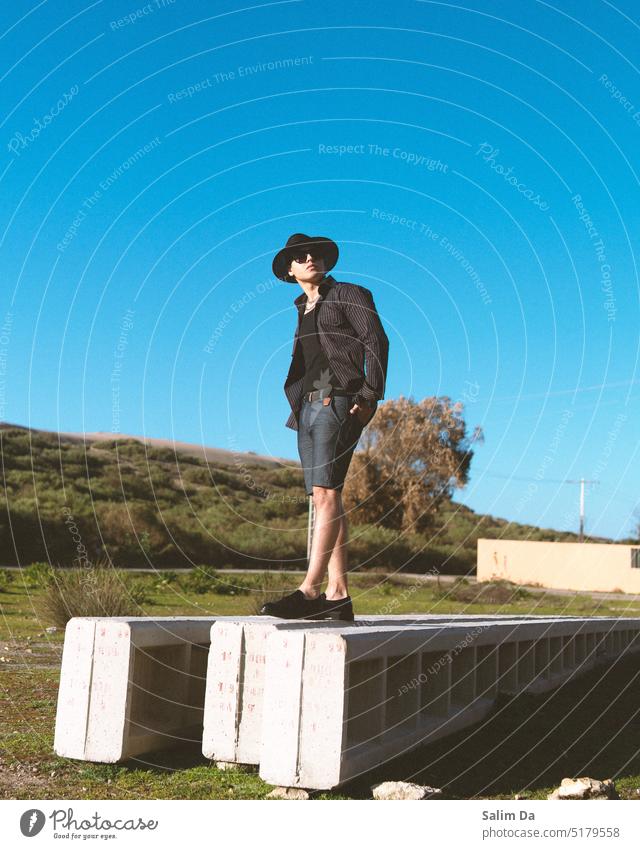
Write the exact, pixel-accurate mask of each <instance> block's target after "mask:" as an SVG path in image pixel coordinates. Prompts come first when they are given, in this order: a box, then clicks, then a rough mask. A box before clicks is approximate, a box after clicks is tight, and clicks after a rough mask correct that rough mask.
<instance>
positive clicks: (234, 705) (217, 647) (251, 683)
mask: <svg viewBox="0 0 640 849" xmlns="http://www.w3.org/2000/svg"><path fill="white" fill-rule="evenodd" d="M511 619H513V617H511V616H502V615H496V614H488V615H465V614H448V615H441V614H415V615H407V616H402V615H399V616H398V615H396V616H363V617H356V621H355V622H354V623H353V625H350V626H349V627H355V628H362V627H381V626H391V625H393V626H396V627H403V626H406V625H414V624H421V623H429V624H441V625H449V624H451V623H452V622H456V623H459V622H475V621H482V622H487V621H489V622H494V621H505V620H507V621H509V620H511ZM523 619H535V617H523ZM345 625H346V623H344V622H328V621H322V622H313V621H307V620H290V619H289V620H287V619H277V618H274V617H262V618H261V619H259V621H241V620H236V621H234V620H233V619H231V618H227V619H225V620H224V621H222V620H221V621H219V622H217V623H216V624H215V625H213V626H212V628H211V651H210V653H209V662H208V668H207V688H206V694H205V706H204V730H203V738H202V751H203V754H204V755H205V756H206V757H208V758H211V759H212V760H216V761H227V762H235V763H243V764H258V763H259V762H260V749H261V745H262V713H263V699H264V682H265V669H266V662H267V656H266V651H267V637H268V636H269V635H270V634H271V633H273V631H276V630H277V631H299V630H312V629H317V628H324V629H325V630H326V629H327V628H333V629H335V628H339V629H344V628H345Z"/></svg>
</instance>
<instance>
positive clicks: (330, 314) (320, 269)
mask: <svg viewBox="0 0 640 849" xmlns="http://www.w3.org/2000/svg"><path fill="white" fill-rule="evenodd" d="M337 260H338V247H337V245H336V244H335V242H333V241H332V240H331V239H328V238H326V237H324V236H307V235H305V234H304V233H295V234H294V235H292V236H290V237H289V239H288V240H287V243H286V245H285V247H284V248H282V250H280V251H278V253H277V254H276V256H275V258H274V260H273V272H274V274H275V275H276V277H278V278H279V279H280V280H284V281H285V282H287V283H297V284H298V285H299V286H300V288H301V289H302V294H301V295H299V296H298V297H297V298H296V299H295V301H294V304H295V306H296V308H297V310H298V326H297V329H296V333H295V337H294V341H293V350H292V352H291V357H292V359H291V366H290V368H289V374H288V375H287V379H286V381H285V384H284V391H285V394H286V396H287V399H288V400H289V404H290V406H291V414H290V416H289V418H288V419H287V422H286V426H287V427H289V428H291V429H292V430H296V431H297V432H298V453H299V455H300V461H301V464H302V468H303V471H304V483H305V489H306V492H307V495H310V496H312V497H313V505H314V508H315V515H316V518H315V524H314V533H313V544H312V547H311V552H310V556H309V566H308V570H307V574H306V577H305V579H304V580H303V581H302V583H301V584H300V587H299V588H298V589H297V590H295V592H293V593H291V595H288V596H285V597H284V598H282V599H280V600H279V601H274V602H268V603H267V604H265V605H264V606H263V608H262V610H261V611H260V612H261V613H262V614H264V615H269V616H280V617H283V618H286V619H338V620H341V621H346V622H350V621H353V605H352V603H351V598H350V596H349V592H348V587H347V574H346V573H347V542H348V526H347V518H346V515H345V513H344V509H343V505H342V488H343V485H344V480H345V476H346V474H347V471H348V468H349V463H350V462H351V458H352V456H353V452H354V450H355V447H356V445H357V444H358V440H359V439H360V435H361V434H362V430H363V428H364V427H365V426H366V425H367V424H368V423H369V422H370V421H371V419H372V418H373V416H374V415H375V412H376V409H377V403H378V401H379V400H380V399H381V398H384V388H385V381H386V374H387V358H388V352H389V340H388V338H387V335H386V333H385V332H384V329H383V327H382V324H381V322H380V319H379V317H378V313H377V311H376V308H375V305H374V303H373V297H372V295H371V292H370V291H369V290H368V289H365V288H364V286H358V285H355V284H352V283H338V282H337V281H336V280H335V279H334V278H333V277H332V276H331V275H330V274H329V273H328V272H329V271H331V269H332V268H333V267H334V265H335V264H336V262H337ZM365 360H366V374H365ZM327 573H328V583H327V589H326V592H324V593H321V592H320V590H321V587H322V583H323V581H324V578H325V575H327Z"/></svg>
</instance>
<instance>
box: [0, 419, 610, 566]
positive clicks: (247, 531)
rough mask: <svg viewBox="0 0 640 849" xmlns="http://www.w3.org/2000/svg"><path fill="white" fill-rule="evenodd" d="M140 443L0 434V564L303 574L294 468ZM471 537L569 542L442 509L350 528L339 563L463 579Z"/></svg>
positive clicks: (458, 508) (453, 506)
mask: <svg viewBox="0 0 640 849" xmlns="http://www.w3.org/2000/svg"><path fill="white" fill-rule="evenodd" d="M86 436H87V439H89V438H90V437H91V436H92V435H91V434H88V435H86ZM149 442H150V441H146V442H145V441H142V440H140V439H135V438H115V437H114V438H111V439H109V438H105V435H102V436H101V438H100V439H96V440H94V441H87V442H86V443H85V442H84V436H83V435H75V436H74V435H69V434H64V435H63V434H56V433H50V432H45V431H37V430H31V429H27V428H22V427H17V426H11V425H4V426H2V428H1V429H0V453H1V456H2V482H3V488H2V510H1V511H0V564H2V565H4V566H15V565H26V564H29V563H31V562H35V561H48V562H51V563H54V564H56V565H60V566H72V565H82V564H81V562H80V561H79V560H78V558H82V557H85V556H88V557H89V558H91V559H94V558H97V557H99V556H101V555H105V554H106V555H108V557H110V558H111V560H112V561H113V562H114V564H116V565H117V566H121V567H124V568H141V567H143V568H144V567H155V568H158V569H178V568H184V567H190V566H194V565H196V564H197V565H207V566H211V567H213V568H216V569H220V568H224V567H226V566H227V567H236V568H237V567H241V568H250V569H263V568H288V569H293V568H303V567H304V566H305V563H306V539H307V510H308V499H307V497H306V496H305V493H304V489H303V479H302V471H301V469H300V468H299V466H296V465H295V464H294V463H293V462H288V465H287V467H283V465H282V463H281V462H280V461H276V460H273V461H269V460H268V459H266V458H264V457H258V456H257V455H256V456H255V461H254V460H253V458H252V457H251V455H250V454H244V455H238V456H237V457H236V458H235V459H234V455H232V453H231V452H224V451H221V450H217V449H206V450H207V451H209V452H212V453H210V454H206V453H204V452H203V450H202V449H200V450H198V448H197V447H196V446H185V445H184V444H180V445H179V446H178V445H176V446H174V447H172V448H169V447H158V446H157V445H156V446H154V445H152V444H149ZM216 451H217V453H216ZM210 456H214V457H218V458H220V457H221V458H224V459H227V460H229V462H222V461H221V460H220V459H217V460H215V461H213V460H210V459H207V458H208V457H210ZM240 456H241V457H242V461H241V462H240V460H239V458H240ZM480 536H482V537H508V538H510V539H529V540H531V539H533V540H559V541H575V540H576V539H577V537H576V535H575V534H566V533H558V532H556V531H552V530H542V529H539V528H536V527H531V526H528V525H519V524H516V523H512V522H507V521H506V520H503V519H497V518H494V517H492V516H482V515H479V514H476V513H474V512H473V511H472V510H469V509H468V508H467V507H465V506H464V505H462V504H458V503H455V502H448V503H447V505H446V507H445V508H443V509H442V510H441V512H440V514H439V516H438V519H437V525H436V527H434V530H433V532H432V533H431V534H404V535H399V533H398V532H397V531H394V530H392V529H389V528H385V527H381V526H379V525H378V526H375V527H374V526H370V525H354V524H353V523H352V524H351V525H350V540H351V542H350V564H351V567H352V568H356V567H357V568H362V569H371V568H375V569H380V570H384V571H395V570H403V571H407V572H426V571H429V570H432V569H437V570H438V571H440V572H441V573H442V574H465V573H468V572H471V571H473V570H474V569H475V558H476V540H477V539H478V537H480ZM597 541H604V542H608V541H609V540H602V539H601V538H598V540H597Z"/></svg>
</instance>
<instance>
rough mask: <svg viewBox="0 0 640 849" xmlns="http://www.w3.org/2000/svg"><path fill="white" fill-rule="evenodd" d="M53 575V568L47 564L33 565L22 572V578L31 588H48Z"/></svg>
mask: <svg viewBox="0 0 640 849" xmlns="http://www.w3.org/2000/svg"><path fill="white" fill-rule="evenodd" d="M52 574H53V566H52V565H51V564H50V563H45V562H39V563H32V564H31V565H30V566H27V567H26V569H23V570H22V577H23V579H24V581H25V583H26V584H27V585H28V586H30V587H44V586H46V585H47V583H48V581H49V579H50V577H51V575H52Z"/></svg>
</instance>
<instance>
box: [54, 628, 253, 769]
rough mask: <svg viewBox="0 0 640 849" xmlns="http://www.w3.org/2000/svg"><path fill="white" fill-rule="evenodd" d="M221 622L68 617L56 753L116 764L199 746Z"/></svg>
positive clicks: (59, 693) (59, 692)
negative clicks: (188, 744)
mask: <svg viewBox="0 0 640 849" xmlns="http://www.w3.org/2000/svg"><path fill="white" fill-rule="evenodd" d="M219 618H220V617H211V616H199V617H182V616H177V617H176V616H168V617H159V618H151V617H135V618H127V617H111V618H108V619H101V618H92V617H86V618H85V617H83V618H74V619H71V620H70V621H69V622H68V624H67V627H66V630H65V640H64V648H63V653H62V668H61V673H60V686H59V690H58V705H57V712H56V727H55V736H54V750H55V752H56V754H58V755H60V756H62V757H69V758H77V759H78V760H87V761H98V762H103V763H114V762H116V761H122V760H125V759H126V758H129V757H133V756H135V755H139V754H142V753H144V752H150V751H152V750H154V749H159V748H164V747H168V746H170V745H172V744H175V743H179V742H185V741H197V742H200V741H201V739H202V717H203V709H204V693H205V676H206V668H207V656H208V652H209V640H210V634H211V626H212V624H213V623H214V622H215V621H216V620H217V619H219ZM245 618H246V619H248V620H251V619H258V617H245Z"/></svg>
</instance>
